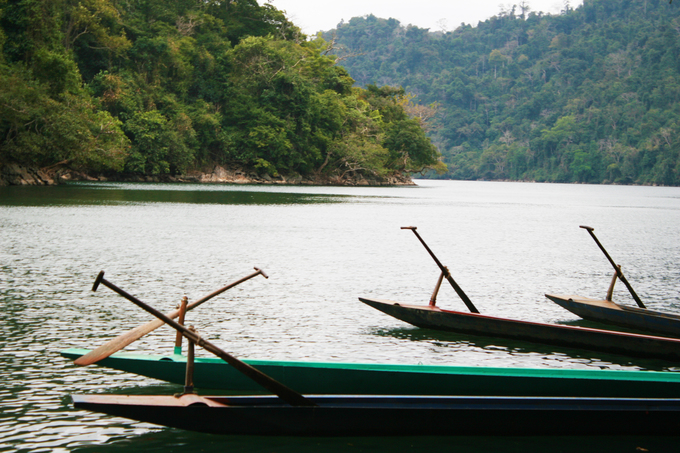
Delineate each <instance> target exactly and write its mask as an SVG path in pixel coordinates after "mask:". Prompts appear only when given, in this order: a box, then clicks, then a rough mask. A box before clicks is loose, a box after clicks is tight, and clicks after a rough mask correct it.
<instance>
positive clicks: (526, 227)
mask: <svg viewBox="0 0 680 453" xmlns="http://www.w3.org/2000/svg"><path fill="white" fill-rule="evenodd" d="M581 224H586V225H590V226H593V227H595V228H596V233H597V234H598V237H599V238H600V240H601V241H602V242H603V244H604V245H605V247H607V249H608V250H609V252H610V254H611V255H612V257H613V258H614V259H615V260H616V261H617V262H619V263H621V264H623V266H624V272H625V273H626V276H627V278H628V280H629V281H630V282H631V284H632V285H633V286H634V287H635V289H636V292H637V293H638V294H639V295H640V296H641V297H642V299H643V300H644V301H645V303H646V304H647V306H649V307H650V308H653V309H658V310H666V311H671V312H676V313H680V279H678V269H679V268H678V263H680V243H678V241H677V238H678V237H679V236H680V235H679V233H680V189H678V188H662V187H609V186H585V185H578V186H569V185H542V184H517V183H483V182H452V181H448V182H446V181H421V182H419V186H418V187H401V188H369V187H353V188H348V187H337V188H333V187H287V186H286V187H282V186H219V185H211V186H199V185H176V184H174V185H173V184H114V183H103V184H73V185H66V186H59V187H9V188H7V187H5V188H0V318H1V319H2V322H0V378H1V379H2V382H3V385H2V386H0V407H2V411H1V412H0V451H13V450H14V451H27V452H28V451H31V452H41V451H57V452H60V451H85V452H90V451H91V452H94V451H97V452H106V451H109V450H122V449H124V450H125V451H164V452H165V451H174V450H175V449H176V450H180V449H181V450H183V451H217V450H218V449H219V451H225V450H230V451H253V452H257V451H262V452H265V451H266V452H271V451H296V452H300V451H322V450H323V451H381V450H382V451H387V450H389V451H395V450H396V451H422V450H424V449H446V450H451V449H452V448H453V447H455V450H456V451H463V452H465V451H475V452H484V451H520V450H521V451H542V450H546V449H547V448H551V449H552V446H554V445H559V446H560V448H561V451H584V450H585V451H634V450H635V449H636V448H637V447H641V448H645V449H648V450H649V451H667V450H668V446H669V445H677V441H678V439H645V438H633V439H630V438H625V437H622V438H616V439H610V438H602V439H600V438H559V439H554V438H550V439H545V438H540V437H536V438H533V437H532V438H509V439H508V438H503V439H493V438H488V439H487V438H465V437H462V438H456V439H441V438H424V439H411V438H409V439H395V438H387V439H383V438H380V439H374V438H364V439H297V438H274V439H261V438H248V437H238V436H237V437H217V436H210V435H203V434H195V433H186V432H182V431H179V430H175V429H168V428H159V427H154V426H152V425H148V424H143V423H135V422H130V421H128V420H124V419H120V418H116V417H109V416H104V415H99V414H94V413H89V412H84V411H76V410H74V409H73V407H72V405H71V403H70V399H69V397H68V395H69V394H71V393H100V392H116V393H126V392H139V393H147V392H148V393H152V392H160V393H165V392H168V393H172V392H175V391H176V390H175V389H176V387H173V386H169V385H166V384H162V383H160V382H158V381H155V380H152V379H147V378H143V377H140V376H136V375H131V374H126V373H122V372H118V371H114V370H107V369H100V368H97V367H94V366H91V367H83V368H79V367H76V366H74V365H73V364H72V363H71V362H69V361H67V360H66V359H64V358H62V357H61V356H59V351H60V350H62V349H66V348H70V347H83V348H93V347H96V346H99V345H100V344H102V343H104V342H105V341H107V340H109V339H111V338H113V337H115V336H116V335H118V334H120V333H122V332H125V331H127V330H129V329H131V328H133V327H136V326H137V325H139V324H141V323H144V322H147V321H148V320H149V319H150V318H149V316H148V315H147V314H146V313H144V312H142V311H141V310H139V309H138V308H136V307H134V306H132V305H131V304H130V303H128V302H127V301H125V300H123V299H122V298H120V297H119V296H117V295H116V294H114V293H112V292H111V291H108V290H106V291H105V290H103V289H100V291H98V292H97V293H92V291H90V288H91V286H92V282H93V281H94V278H95V276H96V275H97V273H98V272H99V271H100V270H102V269H104V270H105V271H106V275H107V279H108V280H110V281H111V282H112V283H114V284H116V285H117V286H119V287H121V288H123V289H125V290H126V291H128V292H130V293H131V294H134V295H135V296H137V297H139V298H140V299H141V300H143V301H145V302H148V303H150V304H152V305H153V306H154V307H157V308H159V309H160V310H161V311H164V312H165V311H170V310H171V309H173V308H174V307H175V306H176V304H177V303H178V302H179V301H180V300H181V298H182V296H184V295H187V296H188V297H189V299H190V300H197V299H198V298H200V297H202V296H205V295H206V294H209V293H210V292H212V291H214V290H215V289H218V288H220V287H222V286H224V285H226V284H227V283H229V282H231V281H234V280H236V279H238V278H241V277H243V276H245V275H247V274H249V273H251V272H252V268H253V267H254V266H257V267H260V268H262V269H264V270H265V271H266V272H267V273H268V274H269V275H270V278H269V279H268V280H265V279H264V278H256V279H252V280H249V281H248V282H245V283H243V284H242V285H240V286H238V287H236V288H233V289H232V290H229V291H228V292H226V293H224V294H223V295H221V296H218V297H217V298H215V299H214V300H211V301H210V302H208V303H206V304H204V305H202V306H201V307H200V308H198V309H196V310H195V311H192V312H190V314H189V316H188V321H187V322H188V323H192V324H195V325H196V326H197V327H198V329H199V332H200V333H201V334H202V335H204V336H205V337H206V338H207V339H209V340H210V341H212V342H214V343H215V344H217V345H218V346H220V347H222V348H224V349H225V350H226V351H228V352H230V353H233V354H234V355H235V356H237V357H239V358H250V359H278V360H308V361H343V362H361V363H379V362H384V363H407V364H408V363H411V364H414V363H423V364H428V365H478V366H495V367H515V366H516V367H552V368H588V367H593V368H608V369H653V370H669V371H675V370H677V364H669V363H666V362H661V361H651V360H650V361H646V360H640V359H627V358H625V357H621V356H614V355H605V354H597V355H594V354H591V353H587V352H584V351H575V350H566V349H562V348H559V350H557V349H556V348H553V347H549V346H541V345H534V344H530V343H522V342H503V341H500V340H498V339H494V338H484V337H472V336H465V335H456V334H452V333H443V332H435V331H429V330H424V329H417V328H413V327H409V326H407V325H405V324H404V323H402V322H400V321H398V320H395V319H392V318H390V317H388V316H386V315H384V314H382V313H379V312H378V311H376V310H373V309H371V308H370V307H366V306H364V305H363V304H362V303H360V302H359V301H358V300H357V297H359V296H363V297H376V298H390V299H394V300H399V301H403V302H406V303H427V301H428V300H429V297H430V294H431V292H432V288H433V287H434V284H435V282H436V280H437V277H438V275H439V270H438V269H437V267H436V266H435V265H434V263H433V262H432V260H431V258H430V257H429V256H428V255H427V253H426V252H425V251H424V250H423V248H422V246H421V245H420V244H419V243H418V242H417V241H416V240H415V239H414V238H413V234H412V233H410V232H404V231H402V230H400V229H399V227H401V226H407V225H415V226H418V231H419V232H420V234H421V235H422V236H423V238H424V239H425V240H426V241H427V243H428V245H429V246H430V248H431V249H432V250H433V251H434V252H435V253H436V254H437V256H438V258H439V259H440V261H442V263H443V264H444V265H447V266H448V267H449V269H450V270H451V272H452V274H453V275H454V277H455V279H456V281H457V282H458V283H459V284H460V285H461V286H462V287H463V288H464V290H465V291H466V293H467V294H468V295H469V296H470V298H471V299H472V300H473V302H474V303H475V305H476V306H477V308H479V309H480V311H481V312H482V313H484V314H489V315H494V316H503V317H507V318H514V319H525V320H532V321H538V322H561V323H571V322H577V323H580V322H581V321H577V319H576V318H575V316H574V315H572V314H570V313H568V312H566V311H565V310H563V309H562V308H560V307H558V306H556V305H555V304H553V303H551V302H549V301H547V300H546V299H545V297H544V296H543V295H544V293H546V292H549V293H565V294H581V295H583V296H590V297H601V296H603V295H604V293H605V292H606V290H607V287H608V286H609V281H610V279H611V267H610V266H609V263H607V262H606V260H605V259H604V257H603V256H602V255H601V253H600V251H599V250H598V249H597V247H596V246H595V245H594V244H593V243H592V240H591V239H590V238H589V237H588V236H587V234H586V233H584V232H583V230H581V229H579V228H578V225H581ZM614 298H615V300H618V301H622V302H623V303H630V300H629V299H630V297H629V296H628V295H627V293H626V291H625V288H623V289H622V288H617V290H616V291H615V296H614ZM438 305H439V306H441V307H442V308H452V309H464V306H463V305H462V303H461V302H460V300H458V299H457V297H456V295H455V293H454V292H453V291H452V290H451V288H444V287H443V288H442V290H441V291H440V295H439V301H438ZM173 343H174V334H173V333H172V332H171V331H170V330H169V329H166V328H161V329H158V330H157V331H155V332H153V333H152V334H150V335H148V336H147V337H145V338H143V339H142V340H140V341H138V342H136V343H134V344H132V345H130V346H129V347H127V348H126V350H131V351H142V352H149V353H159V354H169V353H171V352H172V348H173ZM198 354H199V355H201V354H205V353H204V352H203V351H199V352H198ZM549 446H550V447H549ZM664 449H665V450H664Z"/></svg>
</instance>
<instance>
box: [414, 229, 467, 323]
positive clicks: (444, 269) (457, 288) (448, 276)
mask: <svg viewBox="0 0 680 453" xmlns="http://www.w3.org/2000/svg"><path fill="white" fill-rule="evenodd" d="M401 229H402V230H411V231H413V234H415V235H416V237H417V238H418V240H419V241H420V243H421V244H423V247H425V250H427V253H429V254H430V256H431V257H432V259H433V260H434V262H435V263H437V266H439V269H441V271H442V274H443V275H444V277H445V278H446V280H448V282H449V283H450V284H451V286H452V287H453V289H454V291H456V294H458V297H460V298H461V299H462V301H463V303H465V305H466V306H467V308H468V310H470V311H471V312H472V313H479V310H477V307H475V305H474V304H473V303H472V301H471V300H470V298H469V297H468V296H467V294H465V291H463V288H461V287H460V286H458V283H456V282H455V280H454V279H453V277H451V273H450V272H449V270H448V268H447V267H446V266H444V265H443V264H442V263H441V262H440V261H439V259H437V257H436V256H435V254H434V252H432V250H430V247H428V246H427V244H426V243H425V241H424V240H423V238H421V237H420V235H419V234H418V232H417V231H416V229H418V227H414V226H408V227H401Z"/></svg>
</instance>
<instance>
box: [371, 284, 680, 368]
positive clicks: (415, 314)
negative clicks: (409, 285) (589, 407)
mask: <svg viewBox="0 0 680 453" xmlns="http://www.w3.org/2000/svg"><path fill="white" fill-rule="evenodd" d="M359 300H360V301H362V302H363V303H365V304H367V305H369V306H371V307H373V308H376V309H378V310H380V311H382V312H383V313H386V314H388V315H390V316H393V317H395V318H397V319H400V320H402V321H404V322H407V323H409V324H413V325H414V326H418V327H422V328H425V329H435V330H445V331H450V332H459V333H466V334H472V335H483V336H490V337H499V338H510V339H515V340H523V341H531V342H535V343H543V344H550V345H556V346H566V347H570V348H579V349H587V350H590V351H598V352H608V353H613V354H622V355H626V356H633V357H644V358H655V359H666V360H678V359H680V339H675V338H666V337H658V336H651V335H638V334H633V333H625V332H615V331H610V330H600V329H590V328H585V327H574V326H563V325H558V324H544V323H536V322H529V321H518V320H513V319H507V318H497V317H494V316H486V315H481V314H477V313H462V312H458V311H451V310H443V309H441V308H438V307H437V306H433V305H406V304H401V303H398V302H394V301H391V300H377V299H367V298H363V297H360V298H359Z"/></svg>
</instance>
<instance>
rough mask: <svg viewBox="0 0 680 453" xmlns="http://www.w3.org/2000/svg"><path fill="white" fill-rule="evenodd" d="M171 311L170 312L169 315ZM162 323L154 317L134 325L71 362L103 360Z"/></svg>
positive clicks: (79, 363)
mask: <svg viewBox="0 0 680 453" xmlns="http://www.w3.org/2000/svg"><path fill="white" fill-rule="evenodd" d="M171 314H172V313H170V315H171ZM162 325H163V321H161V320H159V319H154V320H153V321H149V322H147V323H146V324H143V325H141V326H139V327H135V328H134V329H132V330H129V331H127V332H125V333H124V334H121V335H119V336H117V337H116V338H114V339H113V340H111V341H109V342H107V343H104V344H103V345H101V346H99V347H98V348H97V349H93V350H92V351H90V352H88V353H87V354H85V355H84V356H82V357H78V358H77V359H76V360H75V361H74V362H73V363H75V364H76V365H80V366H86V365H92V364H93V363H97V362H99V361H100V360H104V359H105V358H107V357H108V356H110V355H111V354H113V353H116V352H118V351H120V350H121V349H123V348H124V347H125V346H128V345H130V344H132V343H134V342H135V341H137V340H139V339H140V338H142V337H143V336H144V335H146V334H148V333H151V332H153V331H154V330H156V329H158V328H159V327H160V326H162Z"/></svg>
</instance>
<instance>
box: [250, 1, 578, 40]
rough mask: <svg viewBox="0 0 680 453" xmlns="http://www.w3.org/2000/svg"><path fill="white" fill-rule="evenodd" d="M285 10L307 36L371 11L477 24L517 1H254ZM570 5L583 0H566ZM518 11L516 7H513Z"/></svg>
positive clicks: (420, 23)
mask: <svg viewBox="0 0 680 453" xmlns="http://www.w3.org/2000/svg"><path fill="white" fill-rule="evenodd" d="M267 1H269V3H271V4H272V5H274V6H275V7H276V8H277V9H279V10H282V11H285V12H286V16H287V17H288V19H289V20H290V21H291V22H293V23H294V24H295V25H297V26H298V27H300V28H301V29H302V31H303V32H304V33H305V34H307V35H315V34H316V32H318V31H327V30H330V29H333V28H336V26H337V25H338V23H340V21H341V20H343V19H344V20H345V22H347V21H349V20H350V19H351V18H353V17H358V16H365V15H368V14H373V15H374V16H376V17H379V18H382V19H389V18H390V17H393V18H395V19H397V20H398V21H399V22H400V23H401V24H402V25H404V26H406V25H409V24H410V25H415V26H417V27H420V28H429V29H430V31H440V30H445V31H446V30H448V31H452V30H455V29H456V28H458V26H459V25H460V24H461V22H464V23H466V24H470V25H472V26H477V23H478V22H479V21H483V20H486V19H488V18H489V17H491V16H495V15H497V14H498V13H499V11H501V9H506V10H510V9H511V8H512V5H513V4H519V3H521V0H516V1H508V0H463V1H461V0H412V1H403V0H258V3H260V4H264V3H266V2H267ZM566 1H568V3H569V5H570V6H571V7H572V8H576V7H578V6H580V5H581V4H582V3H583V0H566ZM525 2H526V4H528V5H529V7H530V8H531V11H534V12H538V11H543V12H544V13H551V14H555V13H559V12H560V11H561V10H562V9H563V7H564V3H565V0H525ZM516 12H517V14H519V9H517V10H516Z"/></svg>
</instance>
